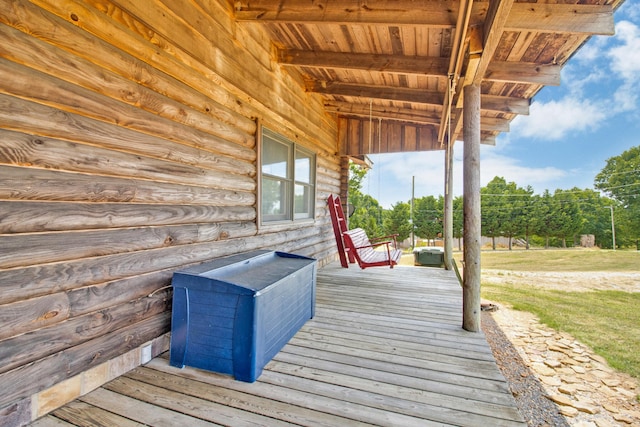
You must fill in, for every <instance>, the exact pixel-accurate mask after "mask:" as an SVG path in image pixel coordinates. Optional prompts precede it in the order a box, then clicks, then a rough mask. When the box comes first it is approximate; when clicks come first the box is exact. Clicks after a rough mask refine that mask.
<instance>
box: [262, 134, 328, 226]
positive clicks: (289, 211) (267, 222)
mask: <svg viewBox="0 0 640 427" xmlns="http://www.w3.org/2000/svg"><path fill="white" fill-rule="evenodd" d="M259 129H260V136H259V146H258V167H257V172H258V174H257V175H258V197H257V216H258V226H262V227H268V226H271V225H281V224H292V223H303V222H314V221H315V217H316V215H315V207H316V191H317V183H316V179H317V154H316V153H315V152H313V151H311V150H309V149H308V148H305V147H303V146H302V145H300V144H298V143H296V142H294V141H292V140H290V139H289V138H287V137H286V136H284V135H282V134H279V133H277V132H275V131H273V130H271V129H269V128H267V127H265V126H260V127H259ZM268 140H271V141H273V142H275V143H279V144H282V145H284V146H286V147H287V153H288V154H287V160H286V165H285V168H284V170H285V171H286V173H285V175H286V176H282V174H277V173H276V174H270V173H267V172H265V171H264V170H263V169H264V164H263V161H264V159H265V157H266V156H265V152H264V150H265V146H266V145H267V144H268V142H267V141H268ZM299 154H301V156H300V157H298V155H299ZM300 158H308V159H309V170H308V172H309V177H308V179H300V177H296V162H297V161H298V160H299V159H300ZM265 180H272V181H279V182H281V183H282V187H284V188H283V189H282V190H281V191H283V193H282V194H281V196H282V198H283V199H284V205H285V206H284V207H283V210H284V213H282V214H266V213H264V212H263V206H264V203H265V200H264V195H265V193H264V192H265ZM307 181H308V182H307ZM300 187H302V188H303V193H304V194H305V198H306V199H307V200H306V201H305V204H307V203H308V204H309V207H308V211H309V212H303V213H296V190H297V189H299V188H300ZM305 190H306V191H305Z"/></svg>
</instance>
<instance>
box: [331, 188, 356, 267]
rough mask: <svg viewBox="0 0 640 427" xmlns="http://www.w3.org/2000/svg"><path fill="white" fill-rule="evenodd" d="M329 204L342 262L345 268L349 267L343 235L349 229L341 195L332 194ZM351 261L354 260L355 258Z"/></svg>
mask: <svg viewBox="0 0 640 427" xmlns="http://www.w3.org/2000/svg"><path fill="white" fill-rule="evenodd" d="M327 205H328V206H329V213H330V214H331V223H332V225H333V234H334V236H335V238H336V245H337V246H338V255H339V257H340V264H342V266H343V267H344V268H348V267H349V264H348V262H347V252H346V251H345V247H344V246H345V244H344V241H343V237H342V236H343V234H344V232H345V231H347V220H346V218H345V217H344V211H343V210H342V204H341V202H340V197H339V196H335V197H334V196H333V194H330V195H329V198H328V199H327ZM351 262H353V259H352V261H351Z"/></svg>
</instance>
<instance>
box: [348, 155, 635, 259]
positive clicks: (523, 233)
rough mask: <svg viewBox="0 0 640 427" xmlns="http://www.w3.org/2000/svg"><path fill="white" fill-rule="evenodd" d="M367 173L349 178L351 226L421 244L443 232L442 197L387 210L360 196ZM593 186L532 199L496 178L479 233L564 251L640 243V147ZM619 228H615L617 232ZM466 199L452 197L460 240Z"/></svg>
mask: <svg viewBox="0 0 640 427" xmlns="http://www.w3.org/2000/svg"><path fill="white" fill-rule="evenodd" d="M366 173H367V170H366V169H362V168H360V167H359V166H357V165H355V164H352V165H351V167H350V176H349V198H348V201H349V205H350V218H349V225H350V228H356V227H360V228H363V229H364V230H365V231H366V232H367V234H368V235H369V236H380V235H385V234H398V238H399V239H400V240H405V239H407V238H408V237H410V236H411V232H412V231H413V232H414V235H415V236H416V237H419V238H422V239H429V240H430V239H435V238H437V237H439V236H442V233H443V213H444V197H443V196H438V197H435V196H424V197H419V198H415V199H414V200H413V201H407V202H397V203H396V204H394V205H392V207H391V209H383V208H382V206H380V204H379V203H378V201H377V200H376V199H374V198H373V197H371V196H370V195H368V194H364V193H363V192H362V181H363V179H364V177H365V176H366ZM594 188H595V189H579V188H572V189H570V190H560V189H558V190H555V191H554V192H553V193H551V192H550V191H549V190H545V191H544V192H543V193H542V194H534V193H533V189H532V188H531V186H527V187H524V188H523V187H519V186H517V185H516V183H514V182H507V181H506V180H505V179H504V178H503V177H499V176H496V177H495V178H493V179H492V180H491V181H490V182H489V183H488V184H487V185H486V186H485V187H482V188H481V190H480V194H481V211H482V216H481V224H482V235H483V236H485V237H489V238H491V239H492V242H493V244H492V246H493V248H494V249H495V248H496V243H495V242H496V238H497V237H505V238H507V239H508V245H509V249H511V247H512V244H513V242H514V240H516V239H517V240H518V242H521V243H522V244H524V245H525V246H526V247H527V248H529V246H530V245H535V246H544V247H567V246H573V245H576V244H577V243H579V239H580V236H581V235H593V236H594V237H595V244H596V245H597V246H599V247H601V248H605V249H607V248H609V249H610V248H612V247H613V244H614V230H615V244H616V247H627V246H633V245H635V246H637V245H638V239H639V238H640V146H638V147H633V148H631V149H629V150H627V151H625V152H624V153H622V154H621V155H619V156H615V157H612V158H610V159H608V160H607V164H606V166H605V167H604V168H603V169H602V171H601V172H600V173H598V175H596V177H595V181H594ZM612 226H614V227H615V228H612ZM462 235H463V198H462V196H459V197H456V198H454V200H453V237H454V238H456V239H459V240H460V239H462Z"/></svg>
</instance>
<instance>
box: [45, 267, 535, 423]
mask: <svg viewBox="0 0 640 427" xmlns="http://www.w3.org/2000/svg"><path fill="white" fill-rule="evenodd" d="M317 288H318V289H317V308H316V316H315V318H314V319H311V320H310V321H308V322H307V324H306V325H305V326H304V327H303V328H302V329H301V330H300V331H299V332H298V333H297V334H296V335H295V336H294V337H293V338H292V339H291V340H290V342H289V343H288V344H287V345H286V346H285V347H284V348H283V349H282V350H281V351H280V353H278V354H277V355H276V356H275V357H274V359H273V360H272V361H271V362H269V364H267V366H266V367H265V370H264V372H263V374H262V375H261V376H260V378H259V379H258V381H256V382H255V383H243V382H240V381H235V380H233V379H232V378H231V377H229V376H226V375H221V374H217V373H213V372H207V371H202V370H198V369H194V368H190V367H186V368H184V369H178V368H175V367H172V366H170V365H169V363H168V355H167V354H166V353H165V354H164V355H162V356H161V357H158V358H155V359H153V360H152V361H151V362H149V363H148V364H147V365H145V366H144V367H139V368H136V369H134V370H133V371H131V372H129V373H128V374H126V375H124V376H123V377H120V378H117V379H115V380H114V381H112V382H110V383H108V384H106V385H105V386H103V387H102V388H100V389H98V390H95V391H94V392H92V393H90V394H88V395H86V396H84V397H82V398H81V399H79V400H78V401H76V402H73V403H71V404H70V405H67V406H65V407H63V408H61V409H59V410H57V411H55V412H54V413H53V414H51V415H49V417H48V419H47V420H45V419H43V420H42V421H41V425H43V426H44V425H54V424H53V422H54V421H55V420H56V419H61V420H65V422H67V423H71V424H72V425H76V424H75V423H76V422H77V425H83V423H86V420H90V421H91V422H94V423H99V422H101V420H103V419H104V420H109V419H117V420H120V419H125V420H126V423H128V424H129V425H140V424H146V425H154V426H156V425H157V426H163V425H194V426H195V425H202V426H206V425H208V426H212V425H233V426H252V425H268V426H277V425H306V426H344V425H349V426H351V425H353V426H360V425H362V426H366V425H378V426H432V425H433V426H436V425H437V426H447V425H451V426H487V425H491V426H521V427H522V426H525V425H526V424H525V423H524V421H523V419H522V417H521V416H520V414H519V413H518V412H517V409H516V407H515V401H514V399H513V396H512V395H511V394H510V392H509V389H508V386H507V383H506V381H505V379H504V377H503V376H502V374H501V373H500V372H499V370H498V368H497V366H496V363H495V360H494V358H493V355H492V354H491V350H490V349H489V346H488V344H487V342H486V339H485V337H484V335H483V334H482V333H470V332H467V331H464V330H462V328H461V324H462V315H461V308H462V296H461V294H462V293H461V288H460V285H459V284H458V282H457V279H456V276H455V274H454V273H453V272H449V271H445V270H441V269H434V268H420V267H396V268H394V269H388V268H371V269H367V270H360V269H356V268H349V269H342V268H340V266H339V265H337V264H332V265H330V266H327V267H325V268H323V269H320V270H319V271H318V286H317ZM110 417H112V418H110ZM64 425H66V424H64ZM94 425H100V424H94ZM105 425H108V424H105ZM122 425H124V423H123V424H122Z"/></svg>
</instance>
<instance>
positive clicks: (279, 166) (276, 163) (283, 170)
mask: <svg viewBox="0 0 640 427" xmlns="http://www.w3.org/2000/svg"><path fill="white" fill-rule="evenodd" d="M289 151H290V147H288V146H287V145H286V144H282V143H280V142H278V141H275V140H273V139H271V138H265V141H264V144H263V148H262V173H266V174H269V175H273V176H279V177H282V178H288V177H289V167H288V162H289V157H290V154H289Z"/></svg>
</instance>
